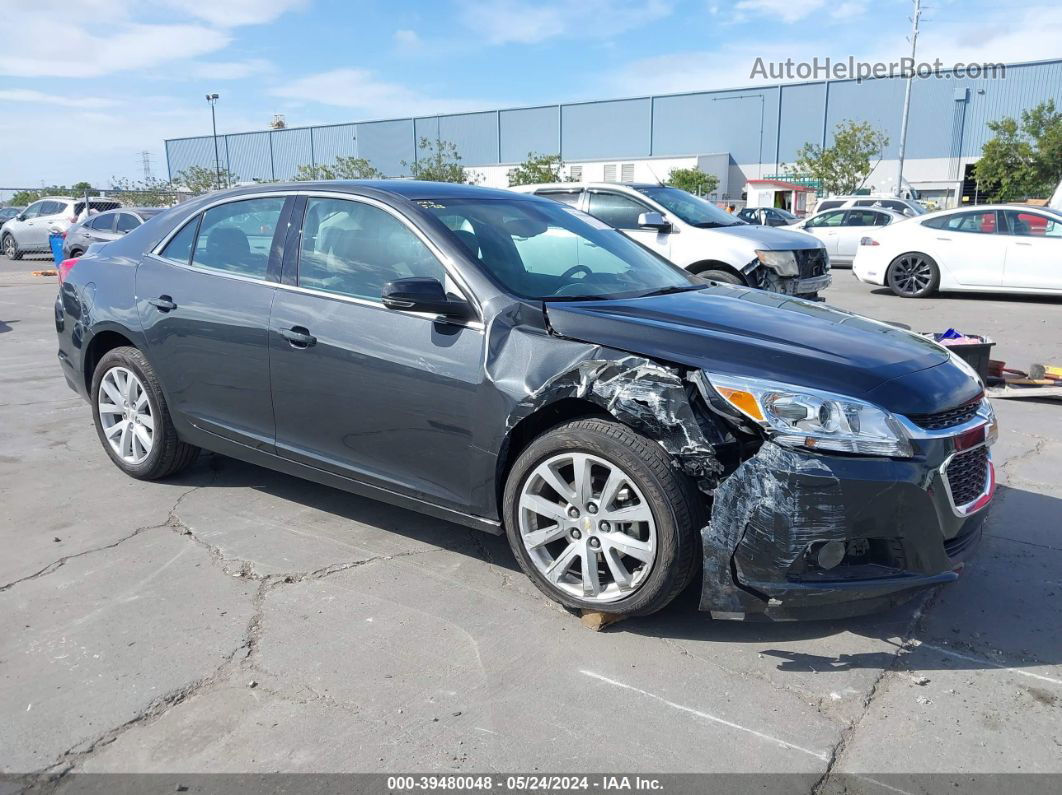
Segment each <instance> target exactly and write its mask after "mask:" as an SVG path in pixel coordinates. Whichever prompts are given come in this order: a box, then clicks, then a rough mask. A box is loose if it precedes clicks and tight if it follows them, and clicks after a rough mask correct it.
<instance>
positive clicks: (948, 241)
mask: <svg viewBox="0 0 1062 795" xmlns="http://www.w3.org/2000/svg"><path fill="white" fill-rule="evenodd" d="M937 240H941V241H943V242H945V243H950V242H951V238H950V237H938V238H937Z"/></svg>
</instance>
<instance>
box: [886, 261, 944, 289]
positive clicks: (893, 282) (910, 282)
mask: <svg viewBox="0 0 1062 795" xmlns="http://www.w3.org/2000/svg"><path fill="white" fill-rule="evenodd" d="M885 280H886V282H887V283H888V285H889V289H891V290H892V291H893V292H894V293H895V294H896V295H898V296H900V297H901V298H926V297H927V296H930V295H932V294H933V293H935V292H936V291H937V286H938V285H939V284H940V269H939V268H938V267H937V263H936V262H934V261H933V259H932V257H928V256H926V255H925V254H919V253H917V252H914V253H910V254H901V255H900V256H898V257H897V258H896V259H894V260H893V261H892V264H891V265H889V270H888V273H887V274H886V276H885Z"/></svg>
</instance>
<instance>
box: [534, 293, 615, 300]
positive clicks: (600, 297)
mask: <svg viewBox="0 0 1062 795" xmlns="http://www.w3.org/2000/svg"><path fill="white" fill-rule="evenodd" d="M611 299H612V296H611V295H602V294H601V293H597V294H595V295H547V296H545V297H544V298H542V299H541V300H543V301H609V300H611Z"/></svg>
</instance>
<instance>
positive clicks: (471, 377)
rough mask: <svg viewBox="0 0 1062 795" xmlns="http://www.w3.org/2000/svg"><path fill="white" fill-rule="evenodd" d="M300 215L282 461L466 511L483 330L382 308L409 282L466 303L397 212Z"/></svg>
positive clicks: (282, 360)
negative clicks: (417, 279) (395, 288)
mask: <svg viewBox="0 0 1062 795" xmlns="http://www.w3.org/2000/svg"><path fill="white" fill-rule="evenodd" d="M301 215H302V217H303V218H304V223H303V228H302V234H301V241H300V243H299V245H298V246H292V247H290V249H291V250H290V252H289V254H288V256H287V258H286V262H285V275H284V284H285V286H284V287H282V288H281V289H280V290H279V291H278V293H277V297H276V301H275V302H274V304H273V311H272V317H271V320H270V334H269V353H270V369H271V372H272V385H273V406H274V407H275V409H276V422H277V452H278V454H279V455H281V456H283V457H285V458H290V459H293V460H295V461H299V462H301V463H304V464H309V465H310V466H314V467H317V468H320V469H324V470H327V471H330V472H333V473H336V474H339V475H342V476H345V477H351V478H354V479H356V480H359V481H362V482H368V483H371V484H373V485H377V486H380V487H382V488H386V489H389V490H392V491H398V492H401V493H404V494H407V495H410V496H413V497H416V498H420V499H425V500H428V501H431V502H435V503H440V504H446V505H449V506H451V507H454V508H457V509H458V510H466V509H467V508H468V505H469V503H470V500H471V492H472V489H473V485H474V484H473V483H472V478H471V475H470V472H471V467H470V465H469V462H470V461H471V460H472V459H473V456H472V455H471V454H470V450H469V447H470V445H471V443H472V437H473V428H474V427H475V424H476V421H477V416H476V405H477V400H476V396H477V393H478V388H479V385H480V382H481V380H482V373H483V357H484V353H483V344H484V334H483V328H482V324H480V323H479V322H466V321H454V320H447V319H442V318H437V317H435V316H430V315H426V314H424V313H415V312H404V311H396V310H393V309H388V308H387V307H385V306H384V305H383V302H382V301H381V290H382V289H383V286H384V285H385V284H386V283H387V282H389V281H392V280H394V279H400V278H405V277H411V276H427V277H432V278H436V279H439V280H440V281H441V282H443V283H444V285H445V286H446V288H447V289H448V291H449V292H452V293H459V292H460V288H459V287H458V285H457V284H456V283H455V282H454V281H453V280H452V279H451V278H450V277H449V276H448V274H447V271H446V269H445V268H444V266H443V265H442V263H441V262H440V260H439V258H438V257H437V256H436V254H435V252H434V251H433V250H432V248H431V247H430V246H429V245H428V244H427V243H426V239H425V238H424V237H423V236H422V235H420V234H419V233H418V232H417V231H416V230H415V228H414V227H413V226H412V225H411V224H410V222H408V221H407V220H406V219H404V218H403V217H401V216H400V215H399V214H398V213H397V212H396V211H394V210H393V209H391V208H389V207H387V205H385V204H382V203H379V202H376V201H373V200H370V199H353V198H338V197H326V196H308V197H306V198H305V209H304V212H303V213H301ZM466 231H467V230H466ZM468 234H471V233H470V232H469V233H468ZM466 237H467V236H466ZM463 242H464V243H465V245H466V246H469V247H470V249H475V248H476V246H477V242H476V239H475V237H474V235H473V236H472V238H471V239H470V240H467V241H463ZM289 284H290V286H288V285H289Z"/></svg>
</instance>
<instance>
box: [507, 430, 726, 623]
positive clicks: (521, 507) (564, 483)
mask: <svg viewBox="0 0 1062 795" xmlns="http://www.w3.org/2000/svg"><path fill="white" fill-rule="evenodd" d="M569 462H570V463H569ZM583 466H585V470H583V471H585V472H586V478H585V479H583V480H582V482H583V483H585V484H586V486H585V489H584V490H580V489H579V485H580V482H581V481H580V478H579V477H578V475H577V472H578V471H580V470H579V469H577V467H583ZM551 473H552V475H554V476H556V477H551V476H550V475H551ZM613 477H615V480H613ZM553 483H556V484H557V486H558V488H553V486H552V484H553ZM562 489H563V490H564V491H563V492H562ZM543 510H544V511H545V513H541V512H540V511H543ZM704 511H705V506H704V499H703V498H702V496H701V495H700V493H699V492H698V491H697V489H696V487H695V486H694V484H693V483H692V481H691V480H690V479H689V478H687V477H686V476H685V475H683V474H681V473H680V472H679V471H678V470H677V469H676V468H675V467H674V465H673V463H672V461H671V458H670V456H668V454H667V453H665V452H664V450H663V449H662V448H661V447H660V445H658V444H657V443H656V442H654V441H652V440H651V439H648V438H646V437H644V436H641V435H640V434H637V433H635V432H634V431H633V430H631V429H630V428H628V427H627V426H625V425H622V424H620V423H618V422H613V421H609V420H602V419H585V420H575V421H573V422H568V423H566V424H564V425H560V426H558V427H556V428H554V429H552V430H550V431H548V432H547V433H545V434H543V435H542V436H540V437H539V438H538V439H536V440H535V441H534V442H532V443H531V444H530V445H529V446H528V447H527V449H526V450H524V451H523V453H521V454H520V456H519V457H518V458H517V459H516V462H515V463H514V465H513V468H512V471H511V472H510V473H509V477H508V479H507V481H506V484H505V494H504V518H505V529H506V534H507V536H508V538H509V545H510V547H512V550H513V554H514V555H515V556H516V559H517V561H518V562H519V564H520V568H522V569H523V570H524V573H525V574H527V576H528V577H529V578H530V579H531V581H532V582H534V583H535V585H536V586H537V587H538V588H539V590H541V591H542V592H543V593H544V594H545V595H546V596H548V597H549V598H550V599H552V600H554V601H556V602H559V603H560V604H562V605H565V606H566V607H569V608H577V609H586V610H598V611H602V612H606V613H612V614H616V615H624V616H635V615H648V614H649V613H654V612H656V611H657V610H660V609H661V608H662V607H664V606H665V605H667V604H668V603H669V602H670V601H671V600H672V599H674V598H675V597H676V596H677V595H678V594H679V593H680V592H681V591H682V590H683V589H684V588H685V587H686V586H687V585H689V583H690V581H691V580H692V579H693V577H694V575H696V573H697V571H698V570H699V563H700V549H701V544H700V532H699V531H700V527H701V526H702V524H703V521H704ZM638 517H644V518H638ZM544 539H548V540H544ZM584 555H585V556H586V558H585V561H584V557H583V556H584ZM595 587H596V588H597V592H596V593H595Z"/></svg>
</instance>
